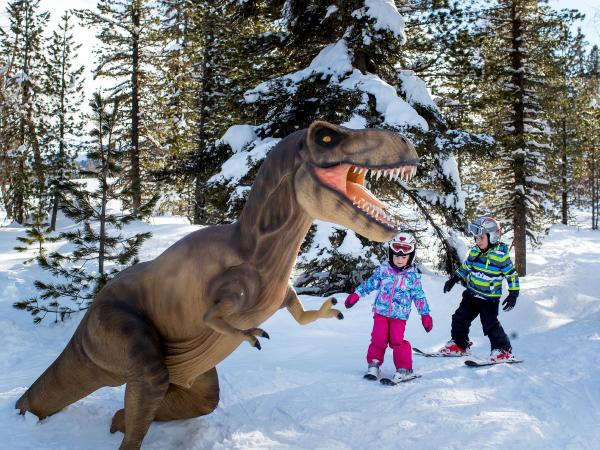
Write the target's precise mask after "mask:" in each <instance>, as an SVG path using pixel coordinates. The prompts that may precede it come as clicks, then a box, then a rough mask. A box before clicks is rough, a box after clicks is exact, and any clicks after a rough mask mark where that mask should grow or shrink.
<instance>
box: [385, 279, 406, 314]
mask: <svg viewBox="0 0 600 450" xmlns="http://www.w3.org/2000/svg"><path fill="white" fill-rule="evenodd" d="M404 277H406V272H404V273H403V274H402V279H401V280H400V287H402V285H403V284H404ZM396 281H398V278H396V277H394V282H393V283H392V295H391V296H390V306H389V308H388V317H392V305H393V304H394V290H395V288H396Z"/></svg>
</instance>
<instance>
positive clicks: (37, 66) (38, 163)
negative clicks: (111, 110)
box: [0, 0, 49, 223]
mask: <svg viewBox="0 0 600 450" xmlns="http://www.w3.org/2000/svg"><path fill="white" fill-rule="evenodd" d="M39 4H40V1H39V0H13V1H11V2H9V3H8V4H7V6H6V15H7V17H8V22H9V26H8V27H7V28H6V29H4V28H0V58H1V59H2V60H4V61H5V64H6V66H5V69H6V71H5V74H6V76H5V77H4V81H5V83H6V84H5V85H4V86H3V89H2V94H3V98H2V108H3V117H2V120H3V122H4V123H3V125H2V132H3V134H4V136H3V137H2V140H3V141H4V142H6V143H7V144H8V147H3V148H2V149H1V150H0V152H1V155H2V161H1V163H2V173H3V178H4V179H3V180H2V184H3V193H4V195H3V198H4V200H5V206H6V211H7V213H8V215H9V217H11V218H12V219H14V220H15V221H17V222H18V223H25V221H26V219H27V215H28V214H29V212H30V211H33V210H35V208H36V205H37V204H38V202H40V201H42V200H43V192H44V189H45V170H44V163H43V157H42V151H43V150H42V144H41V143H40V137H39V136H40V134H41V133H40V129H43V120H44V119H45V117H43V114H41V111H42V110H43V105H42V102H41V96H40V95H39V92H40V86H39V84H40V82H41V78H42V73H43V61H44V57H43V51H42V34H43V31H44V29H45V26H46V24H47V22H48V18H49V14H48V13H47V12H38V9H39Z"/></svg>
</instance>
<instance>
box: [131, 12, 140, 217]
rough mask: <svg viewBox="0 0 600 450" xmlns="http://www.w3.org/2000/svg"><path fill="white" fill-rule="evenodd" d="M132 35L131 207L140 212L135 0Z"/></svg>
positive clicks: (137, 48)
mask: <svg viewBox="0 0 600 450" xmlns="http://www.w3.org/2000/svg"><path fill="white" fill-rule="evenodd" d="M131 22H132V25H133V30H134V31H133V34H132V44H131V45H132V68H131V149H130V164H131V172H130V180H131V207H132V209H133V211H134V212H138V211H139V209H140V206H141V204H142V188H141V180H140V147H139V146H140V135H139V127H140V120H139V115H140V105H139V71H140V55H139V44H140V35H139V27H140V2H139V0H134V1H133V3H132V6H131Z"/></svg>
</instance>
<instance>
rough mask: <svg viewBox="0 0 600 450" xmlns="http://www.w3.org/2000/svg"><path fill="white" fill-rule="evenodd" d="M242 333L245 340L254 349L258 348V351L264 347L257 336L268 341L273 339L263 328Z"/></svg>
mask: <svg viewBox="0 0 600 450" xmlns="http://www.w3.org/2000/svg"><path fill="white" fill-rule="evenodd" d="M242 333H243V334H244V339H246V340H247V341H248V342H249V343H250V345H251V346H252V347H256V348H257V349H258V350H260V349H261V348H262V347H261V346H260V342H259V340H258V339H257V338H256V336H260V337H263V338H266V339H270V338H271V337H270V336H269V333H267V332H266V331H265V330H263V329H262V328H250V329H248V330H244V331H242Z"/></svg>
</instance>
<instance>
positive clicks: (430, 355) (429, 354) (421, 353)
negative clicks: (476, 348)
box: [413, 347, 470, 358]
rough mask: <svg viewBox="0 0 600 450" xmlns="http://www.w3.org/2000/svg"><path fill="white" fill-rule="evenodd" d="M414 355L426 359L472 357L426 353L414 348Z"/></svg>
mask: <svg viewBox="0 0 600 450" xmlns="http://www.w3.org/2000/svg"><path fill="white" fill-rule="evenodd" d="M413 353H414V354H415V355H420V356H425V357H426V358H462V357H463V356H470V355H448V354H447V353H440V352H424V351H423V350H419V349H418V348H415V347H413Z"/></svg>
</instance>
